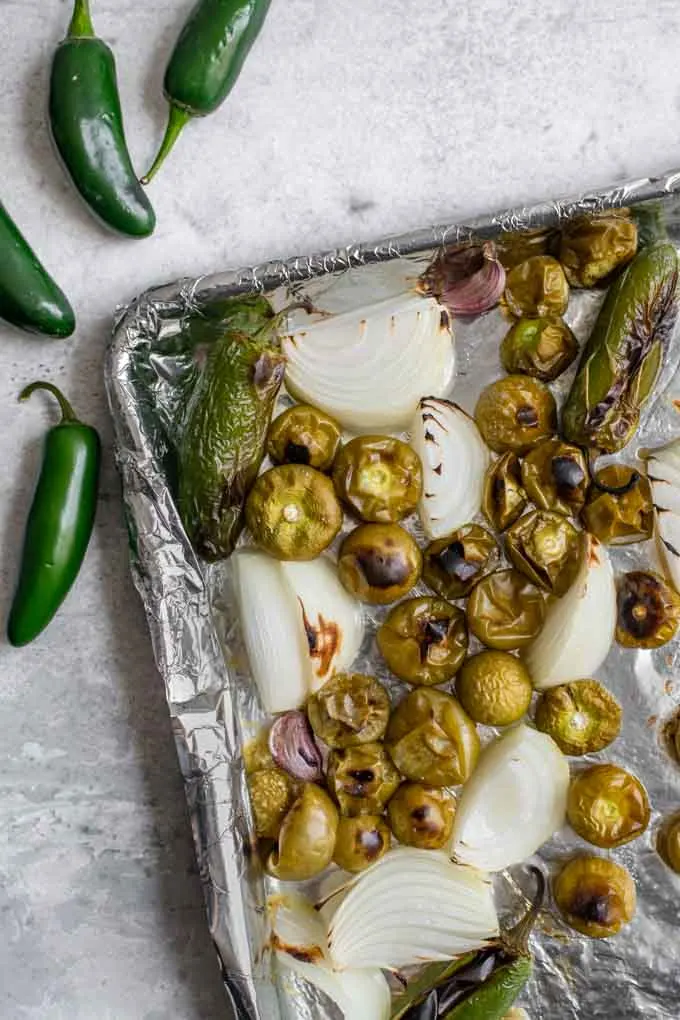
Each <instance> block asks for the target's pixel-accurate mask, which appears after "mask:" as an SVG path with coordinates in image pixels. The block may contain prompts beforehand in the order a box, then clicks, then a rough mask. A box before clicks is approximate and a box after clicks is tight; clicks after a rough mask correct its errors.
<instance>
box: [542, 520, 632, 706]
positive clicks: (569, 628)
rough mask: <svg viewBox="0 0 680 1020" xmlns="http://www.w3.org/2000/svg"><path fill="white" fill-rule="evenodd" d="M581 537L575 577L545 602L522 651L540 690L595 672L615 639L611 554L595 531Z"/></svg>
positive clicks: (614, 604)
mask: <svg viewBox="0 0 680 1020" xmlns="http://www.w3.org/2000/svg"><path fill="white" fill-rule="evenodd" d="M583 541H584V554H583V559H582V561H581V566H580V569H579V572H578V574H577V575H576V580H575V581H574V583H573V584H572V586H571V588H569V590H568V591H567V593H566V595H563V596H562V598H561V599H556V600H555V601H554V602H552V603H551V605H549V606H548V610H547V612H546V617H545V623H544V624H543V629H542V630H541V632H540V634H539V635H538V637H537V638H535V640H534V641H532V643H531V644H530V645H529V646H528V647H527V648H526V649H525V650H524V653H523V658H524V662H525V664H526V666H527V669H528V670H529V673H530V675H531V679H532V681H533V684H534V687H535V688H536V689H537V690H539V691H542V690H546V689H547V688H548V687H557V686H558V684H565V683H569V682H570V681H571V680H581V679H582V678H583V677H591V676H595V675H597V671H598V669H599V668H600V666H601V665H602V663H603V662H604V660H605V659H606V658H607V655H608V653H609V649H610V648H611V646H612V643H613V641H614V633H615V630H616V614H617V610H616V585H615V583H614V571H613V569H612V565H611V561H610V559H609V554H608V553H607V550H606V548H605V546H604V545H602V543H601V542H599V541H598V540H597V539H596V538H595V537H594V536H593V535H589V534H587V533H584V539H583Z"/></svg>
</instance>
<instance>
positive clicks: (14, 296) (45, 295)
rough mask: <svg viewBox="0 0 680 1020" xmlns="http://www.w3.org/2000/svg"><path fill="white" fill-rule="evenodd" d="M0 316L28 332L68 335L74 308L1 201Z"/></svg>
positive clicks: (54, 335)
mask: <svg viewBox="0 0 680 1020" xmlns="http://www.w3.org/2000/svg"><path fill="white" fill-rule="evenodd" d="M0 319H4V320H5V322H9V323H11V324H12V325H13V326H16V327H17V328H18V329H23V330H26V332H28V333H43V334H44V335H45V336H53V337H67V336H70V335H71V333H73V330H74V329H75V328H76V319H75V315H74V314H73V309H72V308H71V305H70V304H69V302H68V300H67V298H66V296H65V295H64V293H63V292H62V291H61V290H60V289H59V287H58V286H57V285H56V283H55V282H54V280H53V279H52V277H51V276H49V274H48V273H47V271H46V269H45V268H44V266H42V265H41V264H40V262H39V261H38V259H37V257H36V256H35V255H34V253H33V252H32V251H31V249H30V247H29V246H28V242H27V241H26V239H25V238H24V237H23V235H22V234H21V232H20V231H19V228H18V227H17V225H16V224H15V223H14V221H13V220H12V218H11V217H10V215H9V213H8V212H7V210H6V209H5V207H4V205H3V204H2V202H0Z"/></svg>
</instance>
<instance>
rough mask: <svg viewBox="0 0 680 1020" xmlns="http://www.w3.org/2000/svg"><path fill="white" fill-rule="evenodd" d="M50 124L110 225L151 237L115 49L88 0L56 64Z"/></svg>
mask: <svg viewBox="0 0 680 1020" xmlns="http://www.w3.org/2000/svg"><path fill="white" fill-rule="evenodd" d="M49 111H50V125H51V128H52V135H53V137H54V141H55V144H56V146H57V150H58V152H59V155H60V156H61V158H62V160H63V162H64V165H65V167H66V170H67V172H68V174H69V176H70V177H71V179H72V181H73V183H74V184H75V186H76V188H77V189H78V191H79V192H80V194H81V196H82V197H83V198H84V200H85V202H86V203H87V205H88V206H89V207H90V209H91V210H92V212H93V213H94V214H95V216H97V217H98V218H99V219H100V220H101V221H102V222H103V223H104V224H105V225H106V226H109V227H111V228H112V229H113V230H116V231H118V232H119V233H121V234H127V235H128V236H130V237H148V236H149V234H152V233H153V231H154V228H155V226H156V216H155V214H154V211H153V209H152V207H151V203H150V202H149V199H148V198H147V196H146V193H145V191H144V189H143V188H142V186H141V184H140V183H139V181H138V180H137V175H136V174H135V171H134V168H133V166H132V161H131V159H130V154H129V152H128V149H127V144H126V142H125V131H124V128H123V114H122V111H121V107H120V97H119V95H118V83H117V80H116V64H115V60H114V56H113V53H112V52H111V50H110V49H109V47H108V46H107V45H106V43H105V42H104V41H103V40H102V39H98V38H97V37H96V36H95V34H94V29H93V27H92V20H91V18H90V11H89V4H88V0H75V7H74V11H73V18H72V20H71V25H70V27H69V31H68V35H67V37H66V38H65V39H64V41H63V42H62V43H61V44H60V45H59V47H58V49H57V52H56V53H55V55H54V61H53V63H52V76H51V82H50V102H49Z"/></svg>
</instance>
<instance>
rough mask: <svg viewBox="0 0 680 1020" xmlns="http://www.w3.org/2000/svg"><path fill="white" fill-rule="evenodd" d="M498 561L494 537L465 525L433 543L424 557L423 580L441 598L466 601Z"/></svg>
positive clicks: (481, 529)
mask: <svg viewBox="0 0 680 1020" xmlns="http://www.w3.org/2000/svg"><path fill="white" fill-rule="evenodd" d="M497 558H498V543H497V542H496V539H495V538H494V537H493V535H492V534H490V532H488V531H487V530H486V528H482V527H481V525H479V524H465V525H464V526H463V527H462V528H458V530H457V531H454V532H453V534H451V535H447V537H446V538H439V539H437V540H436V541H435V542H430V544H429V545H428V546H427V548H426V549H425V553H424V555H423V580H424V581H425V583H426V584H427V585H428V586H429V587H430V588H432V590H433V591H436V592H437V594H438V595H441V596H442V598H445V599H460V598H464V597H465V596H466V595H469V593H470V591H471V590H472V588H473V587H474V585H475V584H476V583H477V582H478V581H479V580H480V578H482V577H483V576H484V574H486V573H488V571H489V569H490V568H491V566H492V565H493V563H494V562H495V560H496V559H497Z"/></svg>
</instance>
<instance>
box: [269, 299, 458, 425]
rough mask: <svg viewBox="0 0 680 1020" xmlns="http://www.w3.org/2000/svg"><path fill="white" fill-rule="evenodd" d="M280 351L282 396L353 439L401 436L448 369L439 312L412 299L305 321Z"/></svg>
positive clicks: (449, 354)
mask: <svg viewBox="0 0 680 1020" xmlns="http://www.w3.org/2000/svg"><path fill="white" fill-rule="evenodd" d="M282 348H283V352H284V354H285V356H286V385H287V387H288V389H289V391H290V392H291V393H292V394H293V395H294V396H296V397H297V398H299V399H300V400H305V401H307V402H308V403H311V404H314V405H315V406H316V407H320V408H322V409H323V410H324V411H327V412H328V413H329V414H331V415H332V416H333V417H334V418H336V419H337V420H338V421H339V422H341V424H342V425H344V427H345V428H347V429H352V430H357V431H362V430H375V429H378V430H380V429H382V430H387V431H393V430H399V429H403V428H407V427H408V425H409V424H410V422H411V419H412V417H413V415H414V414H415V411H416V408H417V406H418V400H419V399H420V397H421V396H422V394H423V393H433V394H435V395H437V396H440V395H442V394H443V393H445V392H446V390H447V389H448V387H449V384H450V382H451V380H452V378H453V373H454V369H455V357H454V347H453V342H452V334H451V329H450V326H449V323H448V315H447V313H446V311H445V309H444V308H443V307H442V306H441V305H440V304H439V303H438V302H437V301H436V300H435V299H434V298H426V297H421V296H418V295H414V294H412V293H407V294H402V295H400V296H399V297H395V298H390V299H388V300H386V301H380V302H377V303H376V304H372V305H366V306H364V307H362V308H355V309H353V310H352V311H349V312H345V313H343V314H340V315H333V316H330V317H328V318H325V319H317V320H316V321H310V322H309V323H308V324H305V325H303V326H302V327H300V328H296V329H295V331H294V332H292V333H291V334H290V335H289V336H287V337H284V338H283V341H282Z"/></svg>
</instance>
